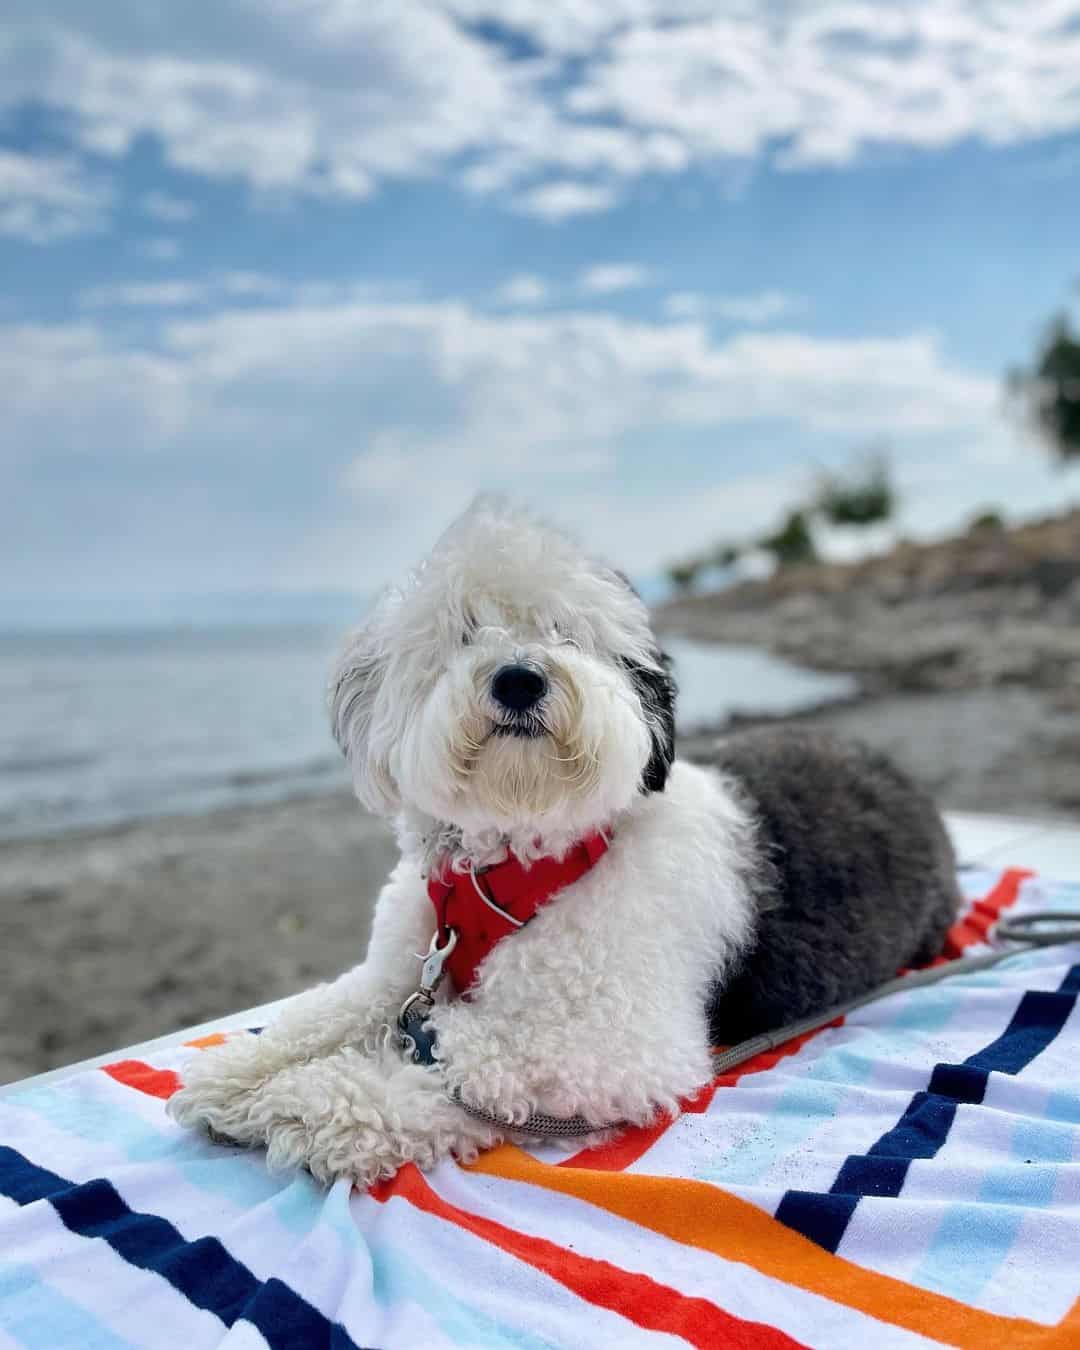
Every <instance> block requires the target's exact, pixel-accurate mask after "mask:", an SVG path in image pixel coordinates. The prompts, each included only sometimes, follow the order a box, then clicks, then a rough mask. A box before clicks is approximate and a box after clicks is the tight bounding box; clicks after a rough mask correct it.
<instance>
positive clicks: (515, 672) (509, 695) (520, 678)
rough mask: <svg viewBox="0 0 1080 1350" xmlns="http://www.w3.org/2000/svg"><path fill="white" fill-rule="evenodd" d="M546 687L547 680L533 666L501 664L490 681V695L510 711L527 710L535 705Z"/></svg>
mask: <svg viewBox="0 0 1080 1350" xmlns="http://www.w3.org/2000/svg"><path fill="white" fill-rule="evenodd" d="M547 687H548V684H547V680H545V679H544V676H543V674H542V673H541V672H540V671H539V670H537V669H536V667H535V666H503V667H502V668H501V669H499V670H497V671H496V672H495V675H494V677H493V679H492V681H491V697H492V698H493V699H494V700H495V702H496V703H501V704H502V706H503V707H504V708H509V709H510V711H511V712H527V711H528V709H529V708H535V707H536V705H537V704H538V703H539V702H540V700H541V699H542V698H543V697H544V695H545V694H546V693H547Z"/></svg>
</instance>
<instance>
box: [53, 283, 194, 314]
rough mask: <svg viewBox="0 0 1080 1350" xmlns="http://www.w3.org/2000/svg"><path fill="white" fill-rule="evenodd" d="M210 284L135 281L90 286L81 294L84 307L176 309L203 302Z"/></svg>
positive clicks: (81, 305)
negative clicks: (207, 286) (207, 285)
mask: <svg viewBox="0 0 1080 1350" xmlns="http://www.w3.org/2000/svg"><path fill="white" fill-rule="evenodd" d="M206 298H207V288H206V286H205V285H203V284H202V283H200V282H196V281H134V282H121V283H118V284H112V285H108V286H91V287H88V288H87V289H86V290H85V291H82V292H80V294H79V305H80V307H81V308H83V309H116V308H135V309H139V308H142V309H176V308H183V307H184V306H187V305H198V304H202V303H203V302H204V301H205V300H206Z"/></svg>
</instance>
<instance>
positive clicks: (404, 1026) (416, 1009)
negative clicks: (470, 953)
mask: <svg viewBox="0 0 1080 1350" xmlns="http://www.w3.org/2000/svg"><path fill="white" fill-rule="evenodd" d="M457 940H458V935H457V929H456V928H448V929H447V937H446V941H445V942H444V943H443V945H442V946H441V947H440V946H439V933H438V930H437V929H436V931H435V933H434V934H433V935H432V938H431V946H430V947H429V948H428V952H427V955H426V956H424V957H421V958H420V959H421V960H422V961H423V963H424V964H423V965H422V966H421V967H420V988H419V989H416V990H414V991H413V993H411V994H410V995H409V997H408V998H407V999H406V1000H405V1002H404V1003H403V1004H402V1005H401V1011H400V1012H399V1013H398V1018H397V1024H398V1036H399V1039H400V1041H401V1046H402V1049H403V1050H404V1051H405V1052H406V1054H409V1055H411V1056H412V1058H413V1060H414V1062H415V1063H417V1064H426V1065H429V1066H430V1065H432V1064H434V1062H435V1056H434V1049H435V1032H434V1030H433V1029H431V1028H427V1027H425V1025H424V1023H425V1022H426V1021H427V1018H428V1015H429V1013H430V1012H431V1010H432V1008H433V1007H434V1006H435V995H436V993H437V992H438V989H439V985H441V984H442V982H443V978H444V977H445V975H446V963H447V961H448V960H449V959H450V953H451V952H452V951H453V950H454V948H455V947H456V946H457Z"/></svg>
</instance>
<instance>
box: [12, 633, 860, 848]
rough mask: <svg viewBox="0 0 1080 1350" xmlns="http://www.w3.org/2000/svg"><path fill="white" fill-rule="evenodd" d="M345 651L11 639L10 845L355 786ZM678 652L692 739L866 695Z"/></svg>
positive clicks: (844, 684)
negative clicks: (740, 719)
mask: <svg viewBox="0 0 1080 1350" xmlns="http://www.w3.org/2000/svg"><path fill="white" fill-rule="evenodd" d="M340 638H341V633H340V631H339V630H336V629H331V628H322V627H303V626H292V627H266V628H254V627H250V628H243V627H238V628H217V629H206V630H182V631H172V632H161V631H148V632H140V633H120V634H97V635H63V636H60V635H58V636H32V637H30V636H27V637H21V636H7V637H5V636H0V839H12V838H18V837H23V836H31V835H37V834H45V833H52V832H56V831H64V830H70V829H79V828H86V827H90V826H101V825H111V824H119V823H123V822H126V821H130V820H136V819H140V818H144V817H148V816H159V815H166V814H169V813H172V812H185V813H189V812H203V811H211V810H215V809H217V808H220V807H226V806H237V805H245V804H252V803H258V802H266V801H273V800H279V799H282V798H285V797H290V796H302V795H312V794H317V793H325V792H330V791H334V790H336V789H341V788H345V787H347V785H348V776H347V774H346V772H345V767H344V764H343V761H342V758H341V755H340V754H339V752H338V750H337V747H336V745H335V744H334V742H333V739H332V737H331V735H330V730H329V721H328V717H327V713H326V702H325V690H326V683H327V675H328V672H329V670H330V666H331V663H332V660H333V656H334V653H335V650H336V648H337V645H338V643H339V641H340ZM665 645H666V646H667V647H668V649H669V650H670V652H671V654H672V656H673V658H674V660H675V669H676V674H677V677H678V680H679V685H680V702H679V723H680V726H681V727H683V728H684V729H689V728H691V727H694V726H698V725H701V724H703V723H710V724H715V723H719V722H721V721H723V719H724V718H725V717H727V716H728V715H729V714H731V713H732V712H790V711H794V710H796V709H798V708H800V707H802V706H805V705H809V704H814V703H819V702H822V701H824V700H828V699H831V698H836V697H842V696H844V695H846V694H847V693H849V692H850V691H851V689H852V682H851V681H850V680H849V679H848V678H847V677H845V676H831V675H821V674H817V673H815V672H812V671H806V670H800V669H799V668H798V667H794V666H791V665H788V664H787V663H785V662H782V661H778V660H776V659H774V658H773V657H770V656H768V655H767V654H765V653H763V652H760V651H756V650H754V649H752V648H738V647H718V646H703V645H699V644H695V643H692V642H688V641H684V640H677V641H671V642H669V643H666V644H665Z"/></svg>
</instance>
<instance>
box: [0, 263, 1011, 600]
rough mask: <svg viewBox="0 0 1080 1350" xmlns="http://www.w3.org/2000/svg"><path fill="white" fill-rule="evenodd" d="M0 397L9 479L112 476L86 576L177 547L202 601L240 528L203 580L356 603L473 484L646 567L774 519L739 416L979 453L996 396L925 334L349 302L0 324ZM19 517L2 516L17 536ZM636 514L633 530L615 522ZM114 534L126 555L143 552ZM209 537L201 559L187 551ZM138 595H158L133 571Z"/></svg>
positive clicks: (830, 439) (771, 494)
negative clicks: (145, 318)
mask: <svg viewBox="0 0 1080 1350" xmlns="http://www.w3.org/2000/svg"><path fill="white" fill-rule="evenodd" d="M214 284H215V285H216V286H217V288H218V289H217V291H216V292H215V296H216V297H217V299H216V303H218V304H222V303H223V302H222V300H221V299H220V295H221V292H222V290H223V286H222V279H217V280H216V281H215V283H214ZM139 298H140V299H141V300H147V301H148V300H149V299H150V293H148V292H147V293H144V294H143V295H141V296H140V297H139ZM175 298H176V299H177V300H178V301H179V300H181V299H182V297H181V296H180V294H179V293H178V294H177V295H176V297H175ZM61 386H62V389H63V397H62V398H58V397H57V389H58V388H59V387H61ZM0 387H3V388H5V389H8V390H12V391H14V394H13V397H11V398H9V399H8V401H7V402H6V404H5V416H4V427H3V431H2V432H0V436H2V437H3V440H4V442H5V443H6V444H7V446H8V453H9V455H10V456H11V457H13V458H14V461H15V462H16V463H18V462H23V463H27V462H31V461H32V462H33V463H35V464H36V465H37V466H38V473H39V476H40V466H41V465H43V464H47V463H48V462H49V461H50V460H51V459H54V458H58V460H59V462H60V463H63V464H67V463H69V462H70V460H71V458H72V456H77V455H84V456H87V457H89V460H90V462H91V463H93V464H94V465H95V466H96V467H95V474H96V479H97V480H98V481H102V482H103V483H113V486H112V487H111V489H110V491H109V492H108V494H107V495H106V497H105V498H104V500H103V504H101V505H100V506H99V507H98V508H97V515H96V516H95V520H96V522H97V523H96V525H95V529H97V530H99V531H100V530H105V531H108V533H109V537H110V539H111V540H112V541H113V542H112V543H111V545H110V549H109V550H106V551H105V552H104V553H103V554H102V561H101V563H100V565H101V566H104V565H106V562H107V561H109V560H112V565H116V566H119V565H120V563H117V562H116V561H115V560H116V559H123V558H124V556H125V555H124V550H125V549H129V550H130V552H131V556H130V557H128V558H127V561H126V563H125V564H124V565H125V566H127V567H135V566H136V565H138V566H139V567H140V568H144V567H150V568H151V569H153V568H156V567H158V566H159V563H158V562H157V561H155V560H156V559H157V557H158V554H157V552H156V551H155V549H154V548H152V547H151V543H152V542H153V538H154V536H155V534H160V535H161V537H162V538H165V537H168V538H170V539H173V540H174V541H175V547H176V548H177V549H179V550H183V549H186V550H187V552H186V553H183V554H182V556H183V558H184V559H185V562H184V569H185V570H183V572H182V573H180V574H178V575H179V576H182V578H183V585H184V586H186V587H188V588H190V587H191V586H199V585H204V584H213V573H212V568H213V567H214V566H216V565H218V564H215V562H214V559H215V557H217V553H216V552H215V549H217V548H218V547H220V548H226V546H227V545H230V541H237V540H239V538H240V533H238V532H240V531H246V532H248V533H252V532H254V533H255V534H258V535H259V536H260V540H261V542H258V543H257V544H255V543H251V544H249V545H246V546H245V547H246V548H248V550H249V551H248V552H247V553H245V555H244V557H243V558H241V559H239V560H238V561H237V560H232V561H230V564H229V567H228V568H227V569H226V570H225V571H224V572H222V573H221V575H220V576H219V577H218V582H219V584H228V585H231V586H236V585H243V584H256V583H259V584H275V583H278V584H317V583H322V584H341V585H354V586H358V587H364V586H368V585H371V584H374V583H375V582H377V581H379V580H381V579H382V577H383V576H385V575H386V573H387V572H389V571H393V570H395V569H397V568H398V567H400V566H404V565H406V564H407V563H409V562H410V561H412V560H413V559H414V557H415V555H416V554H417V552H418V551H419V550H420V549H421V548H422V547H423V546H424V544H425V543H426V542H427V541H428V537H429V536H430V534H431V533H433V532H434V530H435V529H436V528H437V527H438V525H439V524H440V523H441V522H442V521H444V520H445V519H446V518H447V517H448V516H449V515H450V514H451V513H452V512H453V511H454V510H455V509H457V508H458V507H459V506H461V505H463V504H464V502H465V501H466V500H467V499H468V497H469V496H470V495H471V494H472V492H474V491H475V490H476V489H477V488H478V487H482V486H484V487H497V488H503V489H505V490H509V491H511V492H514V493H516V494H518V495H523V496H526V497H527V498H529V499H531V500H534V501H537V502H539V503H541V504H545V505H547V506H548V507H549V508H550V509H552V510H553V512H554V513H555V514H558V515H567V516H569V518H571V519H572V520H575V521H576V520H577V519H578V518H579V517H580V518H581V520H582V524H583V526H584V527H585V529H586V531H587V533H589V535H590V537H592V536H594V535H595V536H596V541H597V543H598V545H600V546H609V545H608V539H609V538H610V541H611V543H610V547H611V549H612V551H613V552H615V553H616V554H617V555H618V556H619V558H620V560H621V561H622V562H623V563H624V564H625V565H626V566H628V567H630V568H632V569H635V570H642V569H647V568H649V567H652V566H655V565H656V564H657V563H658V562H659V561H660V560H661V559H662V558H663V557H666V556H668V555H669V554H670V553H671V552H672V550H673V545H672V543H671V540H672V539H674V538H678V539H679V540H680V541H684V542H685V541H686V540H690V539H692V538H694V537H695V534H696V533H697V534H701V533H703V534H704V537H712V536H713V535H715V534H718V533H722V532H723V530H724V529H730V528H735V527H737V526H745V525H746V523H747V520H748V518H749V516H750V515H751V514H754V513H757V515H760V516H761V517H762V521H761V523H768V520H769V519H771V518H772V516H773V515H774V514H775V512H774V510H773V508H774V505H775V504H776V503H778V502H779V503H781V504H782V501H783V500H784V499H785V498H784V493H785V492H790V490H791V485H792V481H793V480H792V477H791V473H792V469H791V467H790V461H789V466H788V467H787V468H786V469H785V470H784V472H783V473H780V471H779V469H778V470H777V472H776V473H772V472H771V471H770V473H769V474H768V475H765V476H764V477H763V476H762V474H761V473H760V471H757V470H755V468H754V458H753V454H752V453H747V452H744V451H743V450H741V449H740V444H741V441H742V438H743V436H744V435H745V429H746V428H747V427H749V426H752V425H753V424H755V423H757V424H759V427H768V428H769V434H770V436H774V435H775V437H777V438H779V442H778V443H781V444H782V443H787V444H789V445H790V444H792V443H794V444H798V445H806V444H807V443H810V444H818V445H820V444H822V443H825V444H841V445H845V446H846V445H850V444H851V443H852V442H858V441H859V440H861V439H864V438H865V437H867V436H868V435H870V434H876V433H880V432H882V430H886V431H887V432H888V434H889V435H890V437H892V439H893V441H894V443H895V444H896V445H897V446H898V448H899V450H900V451H901V452H902V453H904V454H905V455H908V456H916V457H918V455H921V456H922V457H923V458H929V457H930V456H931V454H932V453H933V452H934V450H935V449H936V448H937V447H938V446H939V445H941V444H943V443H945V444H947V443H949V442H952V441H956V442H958V443H961V444H969V445H974V444H983V443H985V442H986V440H987V438H988V435H989V434H990V431H991V430H992V429H993V428H994V427H995V426H996V425H997V422H996V419H997V417H998V410H999V396H998V388H997V385H996V383H995V382H994V381H992V380H986V379H982V378H980V377H977V376H974V375H972V374H970V373H969V372H966V371H964V370H961V369H957V368H956V367H955V366H953V365H952V364H951V363H950V362H949V361H948V360H947V359H946V358H945V356H944V355H943V354H942V352H941V350H940V348H939V347H938V345H937V343H936V342H935V341H934V340H933V339H932V338H929V337H925V336H921V335H914V336H907V337H898V338H894V339H887V340H886V339H879V340H874V341H858V340H850V341H840V340H822V339H815V338H811V337H808V336H805V335H800V334H794V333H780V334H774V333H758V334H750V335H747V334H743V335H741V336H737V337H735V338H731V339H728V340H726V341H715V340H712V339H710V337H709V336H708V334H707V332H706V330H705V329H704V328H703V327H702V326H701V325H699V324H686V323H645V322H630V321H628V320H625V319H623V318H620V317H618V316H615V315H613V314H603V313H596V312H576V313H575V312H558V313H552V312H545V313H539V314H520V313H519V314H513V313H506V314H494V315H493V314H491V313H482V312H480V311H478V310H477V309H474V308H471V307H469V306H467V305H464V304H457V303H428V302H417V301H370V300H356V299H348V298H345V299H341V300H338V301H336V302H327V303H321V304H291V305H289V304H281V303H276V302H275V303H267V304H260V305H259V306H258V307H256V308H252V307H249V306H247V305H244V306H237V305H236V304H235V303H233V304H232V305H231V307H226V308H221V309H211V310H210V311H209V312H206V313H202V312H199V313H197V314H193V315H191V316H190V317H180V316H178V315H175V314H172V313H170V312H169V311H168V310H167V309H166V310H164V311H163V312H162V315H161V317H160V320H159V322H158V325H157V327H156V330H155V331H153V332H151V333H150V335H149V336H147V337H145V338H139V339H137V340H136V339H134V338H131V339H128V340H126V341H124V340H121V339H120V338H119V337H118V336H109V334H108V332H107V330H105V329H104V328H103V327H100V326H98V325H96V324H92V323H83V324H78V325H69V326H58V327H46V326H38V327H36V328H27V327H24V328H20V329H13V328H11V327H8V328H6V329H3V330H0ZM783 427H786V428H787V432H786V437H787V440H786V442H785V440H784V436H785V433H783V432H782V431H780V430H776V428H783ZM703 435H705V436H707V437H708V438H710V439H711V440H712V441H714V442H715V445H716V447H717V449H716V451H715V453H714V454H713V455H712V456H711V457H702V456H701V455H700V454H695V455H694V456H692V457H691V460H687V461H685V463H686V464H687V465H689V464H690V463H691V462H692V463H693V464H694V465H695V466H696V468H695V470H694V472H695V474H696V477H695V478H694V480H693V481H692V482H686V481H682V482H680V481H679V478H678V476H677V475H675V474H673V473H672V472H671V468H672V464H673V455H675V453H676V451H675V447H678V446H679V444H680V443H681V442H682V441H684V440H685V439H686V438H687V437H689V438H691V439H692V440H693V441H694V442H695V443H700V440H701V438H702V436H703ZM815 438H816V439H815ZM796 458H797V456H796ZM781 463H783V457H782V456H781ZM110 465H112V466H116V470H115V471H114V472H113V476H112V478H110V477H109V474H110V469H109V466H110ZM660 465H663V466H664V467H663V468H662V469H661V468H660V467H659V466H660ZM965 474H966V470H965V469H963V467H961V471H960V475H959V476H960V478H961V479H963V481H964V482H965V483H967V477H965ZM147 475H150V477H149V478H147ZM155 475H158V476H159V477H155ZM68 477H69V476H66V475H58V476H54V477H53V478H52V479H49V478H48V475H46V478H45V479H44V480H41V481H53V482H55V483H59V484H61V486H62V484H63V482H65V481H68ZM28 481H29V482H30V483H31V487H32V484H33V482H34V481H35V479H34V478H33V477H31V478H30V479H29V480H28ZM70 481H72V482H73V483H74V482H78V483H80V484H83V483H84V481H91V480H84V478H83V477H81V476H78V475H77V476H75V477H74V478H70ZM154 484H157V486H156V487H155V486H154ZM785 484H786V486H785ZM342 489H344V490H342ZM27 490H28V491H30V490H31V489H29V488H28V489H27ZM982 490H983V491H987V490H988V488H987V482H986V480H985V479H984V480H982ZM82 491H83V488H82V487H80V488H79V492H80V493H81V492H82ZM77 496H78V494H74V493H73V496H72V500H71V502H70V503H69V506H68V511H69V514H70V516H71V519H72V524H71V525H70V527H69V529H68V530H67V531H65V530H64V526H63V521H64V519H65V518H66V517H65V515H64V510H63V509H62V508H61V505H60V504H58V503H55V502H50V505H49V510H48V512H46V513H45V514H44V515H42V514H41V508H40V503H39V504H38V512H39V518H40V521H41V522H42V523H41V524H40V525H39V528H38V531H37V533H35V534H33V536H32V537H29V538H24V537H21V536H20V537H17V538H13V539H12V540H9V541H7V542H5V541H3V540H0V566H3V564H4V558H5V557H6V556H7V554H8V553H11V551H12V550H15V549H18V550H20V552H19V553H18V555H17V558H16V561H18V562H19V566H21V567H23V568H24V569H25V568H27V567H29V566H31V561H32V558H33V556H35V555H34V550H35V549H37V550H39V551H40V550H42V549H45V550H47V551H49V556H50V557H54V555H55V556H59V555H60V554H63V550H64V549H65V548H69V547H74V544H69V542H68V534H69V533H70V534H71V537H72V538H73V537H74V536H75V535H77V534H78V530H77V529H76V528H75V522H76V521H77V520H78V518H79V513H80V511H82V510H83V509H84V508H83V504H82V500H81V498H80V499H79V500H75V498H76V497H77ZM307 498H311V499H313V501H314V504H311V503H310V502H309V503H308V504H307V505H305V504H304V503H305V499H307ZM35 500H36V499H35ZM185 500H190V502H191V503H192V505H191V508H190V510H191V513H192V514H190V516H185V517H184V519H183V520H182V521H181V520H179V519H178V517H177V512H179V511H181V505H180V503H182V502H183V501H185ZM751 505H752V506H753V511H752V512H751ZM32 506H33V502H31V503H30V505H24V506H23V507H20V508H19V518H20V519H23V520H27V521H30V520H33V519H34V518H35V517H34V511H33V509H31V508H32ZM706 507H707V508H708V509H707V510H706ZM777 509H779V508H778V507H777ZM110 512H111V513H113V516H115V520H113V517H112V516H110V515H109V513H110ZM215 513H217V514H215ZM757 515H755V519H757ZM638 520H640V521H641V522H645V521H646V520H647V521H649V522H652V528H641V529H640V530H639V529H637V528H636V526H635V528H633V529H630V528H628V525H629V524H632V523H633V522H635V521H638ZM664 521H667V522H669V523H670V526H671V532H670V533H668V534H664V533H663V532H662V531H660V530H659V529H658V527H657V524H656V523H657V522H664ZM680 521H681V522H682V525H681V526H680V524H679V522H680ZM58 530H59V531H61V534H60V536H57V533H56V532H57V531H58ZM133 531H142V532H143V534H144V535H145V536H146V537H145V538H141V542H139V544H138V548H139V549H141V550H142V552H137V551H136V543H135V542H132V539H133V533H132V532H133ZM244 537H245V538H246V537H247V535H246V534H245V536H244ZM207 538H213V539H214V540H216V541H218V543H217V544H215V549H210V550H209V551H207V550H203V549H202V546H201V545H199V544H197V542H196V541H197V540H202V539H207ZM185 541H186V542H185ZM230 546H231V545H230ZM237 547H239V544H237ZM28 549H29V550H30V552H27V550H28ZM13 556H14V555H13ZM178 556H179V555H178ZM147 558H150V559H151V561H150V563H147V561H146V559H147ZM267 558H271V559H273V561H272V562H271V563H269V564H267V562H266V559H267ZM20 560H21V561H20ZM54 561H55V557H54ZM50 565H54V564H50ZM98 565H99V564H98V563H97V562H95V561H94V560H93V559H91V560H90V562H89V563H88V564H87V566H91V567H96V566H98ZM165 565H166V564H165V563H164V562H161V563H160V566H162V567H164V566H165ZM176 565H177V566H179V564H176ZM222 566H223V564H222ZM267 566H269V567H270V573H269V574H267V572H266V570H265V569H266V568H267ZM192 568H193V569H195V570H194V575H192V576H189V574H188V571H189V569H192ZM207 569H211V572H210V573H209V574H208V573H207ZM244 569H247V571H244ZM140 575H142V573H140ZM177 581H178V577H177V576H173V577H172V578H171V584H173V585H174V586H175V585H176V584H177ZM147 584H166V580H165V579H164V578H162V577H156V578H153V579H151V578H149V574H147Z"/></svg>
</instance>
